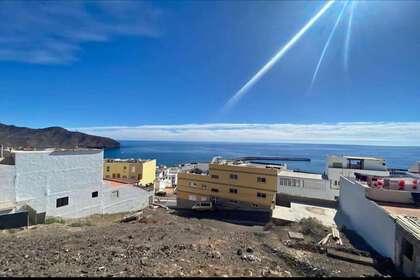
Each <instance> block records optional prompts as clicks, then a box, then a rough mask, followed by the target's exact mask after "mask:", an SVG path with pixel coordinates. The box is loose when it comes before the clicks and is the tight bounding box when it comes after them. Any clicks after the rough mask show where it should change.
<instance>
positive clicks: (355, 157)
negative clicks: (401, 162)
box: [343, 156, 384, 161]
mask: <svg viewBox="0 0 420 280" xmlns="http://www.w3.org/2000/svg"><path fill="white" fill-rule="evenodd" d="M343 157H344V158H346V159H367V160H380V161H382V160H384V159H383V158H379V157H357V156H343Z"/></svg>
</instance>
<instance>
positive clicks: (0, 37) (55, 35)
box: [0, 0, 160, 64]
mask: <svg viewBox="0 0 420 280" xmlns="http://www.w3.org/2000/svg"><path fill="white" fill-rule="evenodd" d="M159 15H160V11H158V10H156V9H154V8H153V7H151V6H150V4H149V3H146V2H140V1H123V0H119V1H111V0H110V1H77V0H76V1H64V0H61V1H60V0H58V1H18V0H14V1H1V2H0V18H1V21H0V60H6V61H18V62H25V63H36V64H68V63H72V62H74V61H77V60H78V54H79V52H80V50H81V48H82V45H83V43H87V42H105V41H109V40H111V39H112V38H114V37H117V36H152V37H153V36H158V35H159V30H158V29H157V27H156V26H157V24H156V22H157V20H158V18H159Z"/></svg>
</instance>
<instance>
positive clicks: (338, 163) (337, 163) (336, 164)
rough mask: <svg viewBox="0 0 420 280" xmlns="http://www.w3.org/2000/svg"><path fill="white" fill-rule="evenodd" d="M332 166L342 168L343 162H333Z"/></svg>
mask: <svg viewBox="0 0 420 280" xmlns="http://www.w3.org/2000/svg"><path fill="white" fill-rule="evenodd" d="M332 167H333V168H343V164H342V163H341V162H333V164H332Z"/></svg>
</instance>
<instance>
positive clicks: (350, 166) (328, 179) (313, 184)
mask: <svg viewBox="0 0 420 280" xmlns="http://www.w3.org/2000/svg"><path fill="white" fill-rule="evenodd" d="M357 172H361V173H363V174H367V175H381V176H389V174H390V173H389V171H388V170H387V167H386V163H385V160H384V159H381V158H372V157H350V156H328V157H327V161H326V166H325V173H324V174H316V173H307V172H299V171H293V170H287V169H280V170H279V173H278V184H277V193H278V194H279V195H286V196H289V197H291V198H305V199H316V200H325V201H335V200H337V198H338V196H339V192H340V176H345V177H347V178H355V173H357Z"/></svg>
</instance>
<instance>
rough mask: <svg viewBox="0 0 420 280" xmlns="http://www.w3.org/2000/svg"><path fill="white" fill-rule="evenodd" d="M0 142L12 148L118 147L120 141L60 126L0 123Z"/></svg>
mask: <svg viewBox="0 0 420 280" xmlns="http://www.w3.org/2000/svg"><path fill="white" fill-rule="evenodd" d="M0 144H2V145H5V146H8V147H14V148H19V147H22V148H74V147H80V148H100V149H108V148H118V147H119V146H120V143H119V142H117V141H115V140H113V139H111V138H105V137H99V136H93V135H88V134H85V133H80V132H72V131H68V130H66V129H64V128H62V127H47V128H42V129H32V128H27V127H17V126H14V125H5V124H1V123H0Z"/></svg>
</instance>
